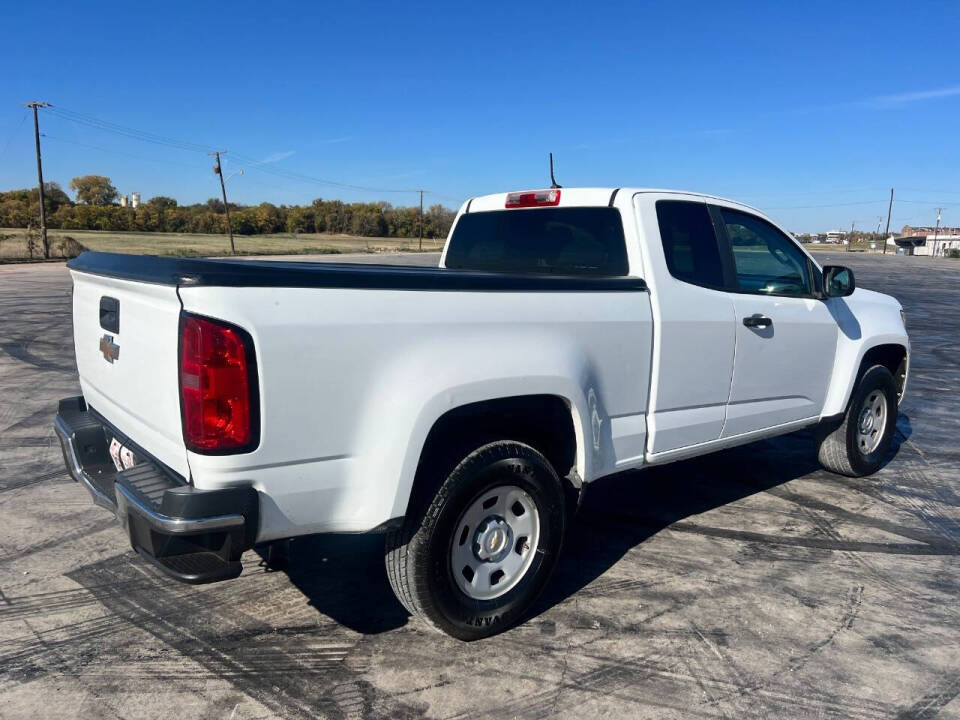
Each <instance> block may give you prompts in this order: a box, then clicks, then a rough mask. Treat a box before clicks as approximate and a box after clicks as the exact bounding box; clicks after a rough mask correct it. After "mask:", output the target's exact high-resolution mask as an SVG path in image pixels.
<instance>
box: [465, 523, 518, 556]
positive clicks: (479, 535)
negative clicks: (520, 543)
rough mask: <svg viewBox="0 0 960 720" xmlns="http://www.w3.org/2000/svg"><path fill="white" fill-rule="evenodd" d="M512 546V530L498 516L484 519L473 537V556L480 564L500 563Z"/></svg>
mask: <svg viewBox="0 0 960 720" xmlns="http://www.w3.org/2000/svg"><path fill="white" fill-rule="evenodd" d="M512 545H513V530H511V529H510V526H509V525H508V524H507V521H506V520H504V519H503V518H502V517H500V516H498V515H491V516H489V517H488V518H486V519H485V520H484V521H483V522H481V523H480V525H478V526H477V529H476V532H474V535H473V554H474V556H475V557H476V558H477V560H480V561H481V562H500V561H501V560H503V558H505V557H506V555H507V553H509V552H510V547H511V546H512Z"/></svg>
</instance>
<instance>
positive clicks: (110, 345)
mask: <svg viewBox="0 0 960 720" xmlns="http://www.w3.org/2000/svg"><path fill="white" fill-rule="evenodd" d="M100 352H102V353H103V359H104V360H106V361H107V362H108V363H110V364H111V365H112V364H113V363H114V362H115V361H116V360H119V359H120V346H119V345H117V344H116V343H115V342H114V341H113V335H104V336H103V337H102V338H100Z"/></svg>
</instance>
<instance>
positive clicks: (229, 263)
mask: <svg viewBox="0 0 960 720" xmlns="http://www.w3.org/2000/svg"><path fill="white" fill-rule="evenodd" d="M67 267H68V268H70V269H71V270H76V271H78V272H84V273H90V274H93V275H103V276H106V277H113V278H118V279H120V280H134V281H137V282H145V283H153V284H155V285H188V286H201V285H209V286H220V287H297V288H358V289H371V290H374V289H376V290H435V291H451V290H453V291H457V290H459V291H466V292H476V291H500V292H562V291H566V292H628V291H644V290H646V289H647V286H646V283H645V282H644V281H643V280H642V279H641V278H635V277H597V276H592V277H590V276H575V275H549V274H544V275H520V274H511V273H488V272H474V271H464V270H449V269H444V268H425V267H401V266H396V265H368V264H362V265H361V264H359V263H355V264H349V263H326V262H288V261H287V262H283V261H277V262H274V261H272V260H240V259H216V260H214V259H194V258H171V257H158V256H156V255H125V254H122V253H103V252H85V253H82V254H81V255H79V256H77V257H76V258H74V259H73V260H71V261H70V262H68V263H67Z"/></svg>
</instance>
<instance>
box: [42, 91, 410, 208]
mask: <svg viewBox="0 0 960 720" xmlns="http://www.w3.org/2000/svg"><path fill="white" fill-rule="evenodd" d="M51 112H53V113H54V114H55V115H56V116H57V117H59V118H61V119H63V120H68V121H70V122H73V123H77V124H79V125H85V126H87V127H91V128H94V129H97V130H101V131H104V132H110V133H114V134H116V135H120V136H123V137H127V138H130V139H133V140H140V141H143V142H149V143H153V144H156V145H161V146H165V147H172V148H176V149H179V150H184V151H187V152H203V153H206V152H209V146H208V145H200V144H198V143H193V142H189V141H186V140H178V139H177V138H172V137H169V136H166V135H160V134H158V133H153V132H149V131H147V130H140V129H138V128H134V127H130V126H127V125H121V124H119V123H114V122H111V121H108V120H101V119H100V118H96V117H94V116H92V115H89V114H86V113H80V112H76V111H73V110H68V109H66V108H59V107H58V108H52V109H51ZM233 157H235V158H236V159H237V160H239V161H240V162H243V163H245V164H246V165H248V166H249V167H250V169H252V170H259V171H260V172H264V173H268V174H270V175H275V176H277V177H282V178H286V179H288V180H299V181H301V182H308V183H314V184H317V185H327V186H330V187H337V188H342V189H345V190H360V191H362V192H375V193H415V192H418V191H417V190H416V189H413V188H378V187H370V186H366V185H355V184H352V183H344V182H338V181H336V180H328V179H324V178H318V177H314V176H312V175H307V174H305V173H300V172H296V171H293V170H285V169H283V168H277V167H267V164H266V163H265V161H263V160H257V159H256V158H253V157H249V156H246V155H241V154H240V153H236V152H234V153H233Z"/></svg>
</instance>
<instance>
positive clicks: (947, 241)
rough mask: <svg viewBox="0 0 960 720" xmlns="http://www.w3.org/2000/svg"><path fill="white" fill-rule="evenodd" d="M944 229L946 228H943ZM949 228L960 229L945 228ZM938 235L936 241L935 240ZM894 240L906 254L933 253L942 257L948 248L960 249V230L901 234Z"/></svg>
mask: <svg viewBox="0 0 960 720" xmlns="http://www.w3.org/2000/svg"><path fill="white" fill-rule="evenodd" d="M941 229H944V228H941ZM945 229H947V230H954V231H957V230H960V228H945ZM934 237H936V241H934ZM893 241H894V242H895V243H896V244H897V247H898V248H903V251H904V254H905V255H933V254H936V255H937V257H942V256H944V255H946V254H947V250H960V232H953V233H951V234H949V235H945V234H943V233H936V234H934V233H930V234H929V235H901V236H900V237H897V238H894V239H893Z"/></svg>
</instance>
